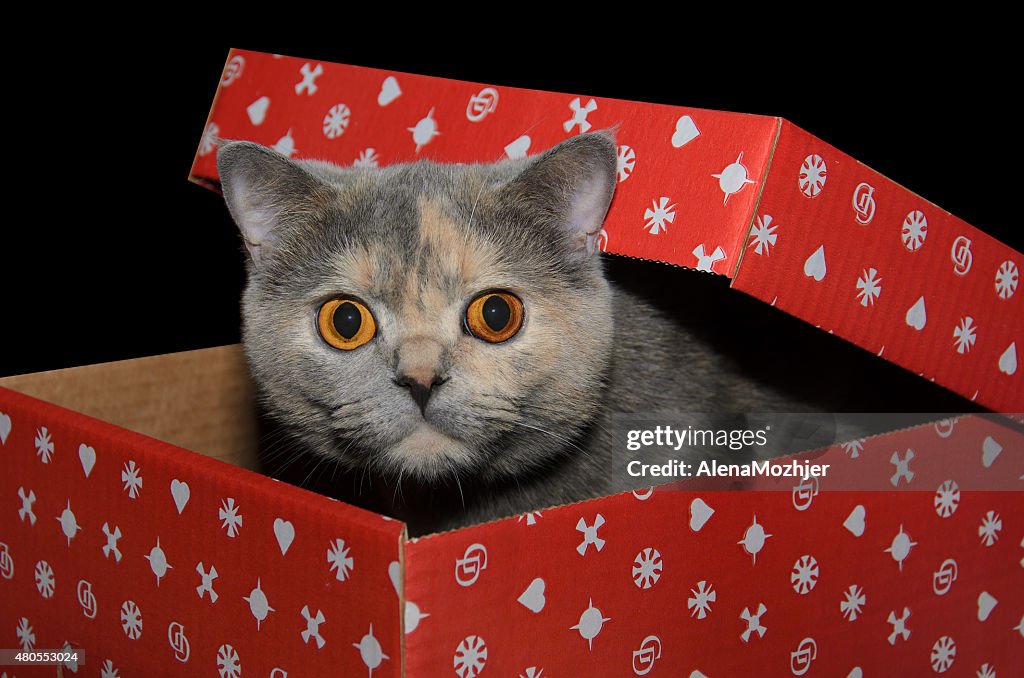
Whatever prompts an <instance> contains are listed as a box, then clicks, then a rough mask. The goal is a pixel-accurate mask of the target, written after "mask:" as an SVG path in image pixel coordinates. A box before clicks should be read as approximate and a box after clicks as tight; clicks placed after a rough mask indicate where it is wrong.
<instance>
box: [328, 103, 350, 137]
mask: <svg viewBox="0 0 1024 678" xmlns="http://www.w3.org/2000/svg"><path fill="white" fill-rule="evenodd" d="M351 117H352V111H351V110H350V109H349V107H348V106H346V105H345V104H335V105H333V106H331V108H330V109H329V110H328V111H327V115H325V116H324V136H325V137H327V138H328V139H337V138H338V137H340V136H341V135H342V134H344V133H345V130H346V129H348V121H349V118H351Z"/></svg>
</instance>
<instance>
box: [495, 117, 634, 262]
mask: <svg viewBox="0 0 1024 678" xmlns="http://www.w3.org/2000/svg"><path fill="white" fill-rule="evenodd" d="M617 164H618V160H617V148H616V145H615V138H614V131H613V130H602V131H600V132H591V133H589V134H580V135H578V136H575V137H572V138H571V139H568V140H566V141H563V142H562V143H560V144H559V145H557V146H555V147H553V148H551V149H549V150H547V151H545V152H544V153H542V154H540V155H539V156H537V158H536V159H534V160H533V161H532V162H531V163H530V164H528V165H527V167H526V168H525V169H524V170H523V171H522V172H521V173H520V174H519V175H518V176H517V177H516V178H515V179H513V180H512V181H511V182H510V183H509V184H508V185H507V186H506V187H505V191H506V192H507V194H508V195H509V196H510V197H512V198H513V199H514V201H515V203H514V204H517V205H521V206H523V207H525V208H527V209H529V210H530V211H531V212H533V213H534V214H535V215H537V216H543V217H547V219H546V220H550V218H551V217H554V219H555V220H556V221H557V222H558V224H559V226H560V227H561V228H562V229H563V232H564V235H565V236H566V237H567V238H568V242H569V243H570V246H571V247H572V248H573V249H574V250H576V251H578V252H580V253H584V254H592V253H594V252H596V251H597V241H598V238H599V236H600V233H601V225H602V224H603V223H604V218H605V215H606V214H607V213H608V206H609V205H610V204H611V201H612V194H613V193H614V192H615V184H616V183H617V182H616V176H617Z"/></svg>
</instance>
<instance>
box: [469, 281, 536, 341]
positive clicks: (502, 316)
mask: <svg viewBox="0 0 1024 678" xmlns="http://www.w3.org/2000/svg"><path fill="white" fill-rule="evenodd" d="M522 326H523V302H521V301H519V298H518V297H516V296H515V295H514V294H510V293H508V292H485V293H483V294H481V295H480V296H479V297H477V298H476V299H474V300H473V301H472V302H470V304H469V308H467V309H466V330H467V331H468V332H469V333H470V334H472V335H473V336H474V337H476V338H477V339H483V340H484V341H487V342H490V343H492V344H499V343H501V342H503V341H506V340H508V339H511V338H512V337H514V336H515V335H516V332H518V331H519V328H520V327H522Z"/></svg>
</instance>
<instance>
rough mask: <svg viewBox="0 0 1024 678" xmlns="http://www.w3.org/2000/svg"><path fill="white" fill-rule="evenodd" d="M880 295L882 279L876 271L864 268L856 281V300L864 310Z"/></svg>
mask: <svg viewBox="0 0 1024 678" xmlns="http://www.w3.org/2000/svg"><path fill="white" fill-rule="evenodd" d="M881 294H882V279H881V278H880V277H879V275H878V271H876V270H875V269H873V268H865V269H864V272H863V273H861V276H860V278H858V279H857V298H858V299H860V305H861V306H864V307H865V308H866V307H868V306H871V305H874V303H875V300H876V299H878V297H879V295H881Z"/></svg>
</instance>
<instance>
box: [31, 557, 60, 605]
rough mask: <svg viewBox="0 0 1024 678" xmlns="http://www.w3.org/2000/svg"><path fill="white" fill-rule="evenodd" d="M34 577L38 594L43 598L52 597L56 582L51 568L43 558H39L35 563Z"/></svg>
mask: <svg viewBox="0 0 1024 678" xmlns="http://www.w3.org/2000/svg"><path fill="white" fill-rule="evenodd" d="M35 579H36V590H37V591H39V595H41V596H42V597H43V598H52V597H53V590H54V589H55V588H56V587H57V582H56V580H55V579H54V576H53V568H52V567H50V564H49V563H48V562H46V561H45V560H40V561H39V562H38V563H36V569H35Z"/></svg>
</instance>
